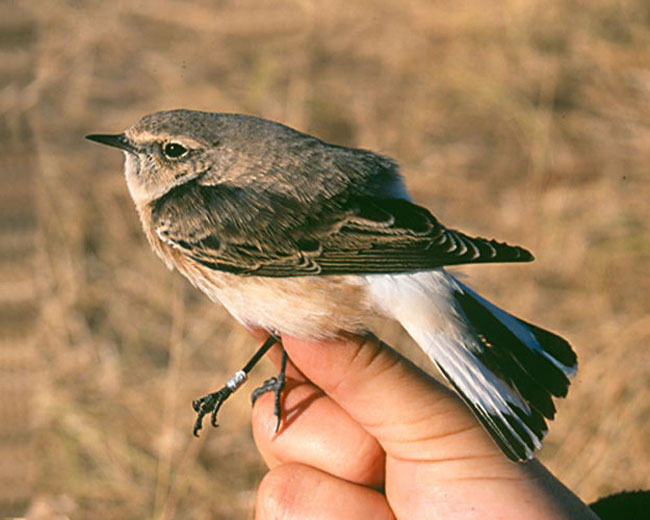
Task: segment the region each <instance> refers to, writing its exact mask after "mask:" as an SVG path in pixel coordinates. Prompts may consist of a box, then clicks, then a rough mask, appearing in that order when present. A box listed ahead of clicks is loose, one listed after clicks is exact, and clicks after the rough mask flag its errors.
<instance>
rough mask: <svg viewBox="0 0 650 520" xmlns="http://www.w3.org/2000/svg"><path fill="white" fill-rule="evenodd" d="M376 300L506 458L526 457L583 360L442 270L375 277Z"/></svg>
mask: <svg viewBox="0 0 650 520" xmlns="http://www.w3.org/2000/svg"><path fill="white" fill-rule="evenodd" d="M368 281H369V282H370V285H371V288H372V290H373V295H374V297H375V301H376V302H377V303H378V304H379V305H380V307H382V308H383V310H384V311H385V312H386V313H387V314H389V315H392V316H393V317H395V318H396V319H397V320H398V321H400V323H401V324H402V326H403V327H404V328H405V329H406V330H407V331H408V332H409V334H410V335H411V336H412V337H413V339H415V341H417V343H418V344H419V345H420V346H421V347H422V349H423V350H424V351H425V352H426V353H427V354H428V355H429V357H430V358H431V359H432V361H433V362H434V363H435V364H436V366H437V367H438V368H439V369H440V372H441V373H442V374H443V375H444V377H445V378H446V379H447V380H448V381H449V382H450V384H451V385H452V386H453V387H454V388H455V389H456V391H457V392H458V394H459V395H460V397H461V398H462V399H463V400H464V401H465V403H466V404H467V405H468V406H469V407H470V409H471V410H472V411H473V412H474V414H475V415H476V417H477V418H478V419H479V421H480V422H481V423H482V424H483V426H484V427H485V428H486V429H487V430H488V432H489V433H490V434H491V436H492V437H493V438H494V440H495V441H496V442H497V444H498V445H499V446H500V447H501V449H502V450H503V451H504V453H505V454H506V455H507V456H508V457H509V458H511V459H512V460H527V459H530V458H532V457H533V456H534V452H535V450H536V449H539V448H540V447H541V441H542V439H543V438H544V436H545V435H546V433H547V424H546V419H552V418H553V417H554V415H555V404H554V403H553V397H564V396H565V395H566V394H567V391H568V388H569V383H570V381H569V378H570V377H571V376H572V375H573V374H575V371H576V366H577V358H576V355H575V353H574V352H573V350H572V349H571V346H570V345H569V344H568V343H567V342H566V341H565V340H564V339H562V338H561V337H559V336H557V335H555V334H553V333H552V332H549V331H546V330H544V329H541V328H539V327H537V326H535V325H532V324H530V323H527V322H525V321H523V320H520V319H518V318H515V317H514V316H512V315H511V314H508V313H507V312H505V311H504V310H502V309H500V308H498V307H496V306H495V305H493V304H492V303H490V302H489V301H487V300H486V299H484V298H483V297H481V296H479V295H478V294H477V293H475V292H474V291H472V290H471V289H469V288H468V287H466V286H465V285H464V284H462V283H461V282H459V281H458V280H456V279H455V278H453V277H452V276H450V275H448V274H447V273H445V272H444V271H443V270H437V271H432V272H428V273H416V274H408V275H382V276H377V277H374V276H373V277H368Z"/></svg>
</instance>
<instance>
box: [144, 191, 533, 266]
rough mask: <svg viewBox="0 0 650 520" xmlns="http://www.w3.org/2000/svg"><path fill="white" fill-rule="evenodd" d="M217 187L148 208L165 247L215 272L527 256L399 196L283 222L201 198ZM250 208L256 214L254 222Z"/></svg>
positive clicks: (269, 213)
mask: <svg viewBox="0 0 650 520" xmlns="http://www.w3.org/2000/svg"><path fill="white" fill-rule="evenodd" d="M218 189H219V187H214V186H213V187H205V186H194V190H188V189H186V190H184V191H182V192H180V193H177V194H168V196H166V197H164V198H163V199H161V200H159V201H158V203H157V204H156V205H155V206H154V208H153V211H152V221H153V224H154V229H155V230H156V233H157V234H158V236H159V237H160V238H161V239H162V240H163V241H164V242H166V243H167V244H168V245H170V246H172V247H174V248H176V249H178V250H180V251H182V252H183V253H184V254H185V255H187V256H188V257H189V258H191V259H193V260H195V261H196V262H199V263H201V264H203V265H205V266H208V267H210V268H213V269H217V270H224V271H228V272H233V273H237V274H248V275H257V276H269V277H286V276H310V275H342V274H379V273H403V272H413V271H421V270H431V269H435V268H437V267H441V266H445V265H456V264H468V263H482V262H526V261H530V260H532V259H533V256H532V255H531V254H530V253H529V252H528V251H527V250H526V249H523V248H521V247H518V246H511V245H508V244H505V243H502V242H497V241H495V240H489V239H485V238H480V237H470V236H468V235H465V234H464V233H461V232H459V231H454V230H451V229H447V228H446V227H444V226H443V225H442V224H441V223H440V222H439V221H438V220H437V219H436V218H435V217H434V216H433V215H432V214H431V213H430V212H429V211H428V210H426V209H425V208H422V207H420V206H417V205H415V204H412V203H411V202H408V201H406V200H402V199H380V198H368V197H363V198H355V199H351V200H348V201H346V204H344V205H343V204H341V205H335V206H333V207H329V208H326V210H325V211H321V213H320V214H318V215H314V214H313V210H309V209H307V208H302V209H304V215H303V218H299V216H300V215H297V214H296V213H294V214H293V215H292V216H291V218H289V217H287V218H282V217H281V216H279V214H278V213H277V212H283V211H287V209H286V205H285V204H283V202H282V201H281V200H278V199H276V200H270V201H267V204H268V205H270V207H266V206H264V205H263V204H257V205H254V204H251V203H250V202H246V205H245V207H241V208H239V207H238V206H237V205H236V204H235V203H236V201H237V200H239V199H242V195H241V193H238V196H237V197H234V198H233V200H227V201H224V198H223V197H219V196H217V195H216V194H215V193H213V192H211V191H209V192H208V193H206V190H212V191H214V190H218ZM172 195H174V196H172ZM244 200H245V198H244ZM273 204H276V206H277V207H273ZM341 206H342V207H341ZM260 208H263V211H264V213H261V212H262V209H260ZM291 209H293V210H296V201H291ZM253 210H257V211H258V212H260V216H259V217H258V218H257V219H255V218H253V217H252V216H251V214H253V213H254V211H253ZM225 211H227V212H228V213H227V214H226V213H224V212H225ZM240 211H241V212H243V211H246V212H247V213H246V215H239V214H238V212H240ZM274 216H275V217H277V218H274Z"/></svg>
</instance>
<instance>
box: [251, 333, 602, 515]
mask: <svg viewBox="0 0 650 520" xmlns="http://www.w3.org/2000/svg"><path fill="white" fill-rule="evenodd" d="M282 342H283V345H284V348H285V349H286V351H287V353H288V355H289V358H290V359H291V363H290V366H288V368H287V386H286V389H285V391H284V395H283V407H282V410H283V421H282V426H281V428H280V431H279V432H278V433H277V434H276V433H275V425H276V418H275V416H274V415H273V396H272V395H271V394H265V395H263V396H262V397H260V398H259V399H258V401H257V402H256V404H255V407H254V409H253V432H254V436H255V442H256V443H257V446H258V449H259V450H260V453H261V454H262V457H263V458H264V460H265V461H266V463H267V465H268V466H269V468H270V471H269V472H268V473H267V475H266V476H265V477H264V479H263V480H262V483H261V484H260V487H259V490H258V494H257V501H256V518H257V519H258V520H267V519H272V518H273V519H275V518H283V519H289V518H296V519H298V518H299V519H301V520H305V519H337V520H345V519H355V520H356V519H366V518H367V519H378V520H379V519H382V520H383V519H409V520H417V519H431V518H445V519H456V518H463V519H470V518H480V519H481V520H488V519H496V518H525V519H538V520H542V519H554V520H557V519H568V518H571V519H577V518H580V519H596V516H595V515H594V514H593V513H592V512H591V510H590V509H589V508H588V507H587V506H586V505H585V504H583V503H582V502H581V501H580V500H579V499H578V498H577V497H576V496H575V495H574V494H573V493H571V491H569V490H568V489H567V488H566V487H565V486H564V485H563V484H562V483H561V482H559V481H558V480H557V479H555V478H554V477H553V476H552V475H551V474H550V473H549V472H548V471H547V470H546V469H545V468H544V467H543V466H542V465H541V464H540V463H538V462H537V461H534V460H533V461H530V462H528V463H526V464H515V463H513V462H511V461H510V460H508V459H507V458H506V457H505V455H503V454H502V453H501V451H500V450H499V448H498V447H497V446H496V445H495V444H494V443H493V441H492V440H491V439H490V437H489V435H488V434H487V433H486V432H485V431H484V430H483V429H482V427H481V426H480V424H479V423H478V421H477V420H476V419H475V418H474V416H473V415H472V414H471V412H470V411H469V410H468V409H467V408H466V407H465V405H464V404H463V403H462V402H461V401H460V399H459V398H458V397H457V396H456V395H455V394H453V393H452V392H451V391H449V390H448V389H446V388H445V387H444V386H442V385H441V384H439V383H438V382H436V381H435V380H434V379H432V378H431V377H429V376H427V375H426V374H424V373H423V372H422V371H420V370H419V369H418V368H416V367H415V366H414V365H413V364H411V363H410V362H409V361H408V360H406V359H404V358H403V357H402V356H400V355H399V354H397V353H396V352H395V351H394V350H392V349H391V348H390V347H388V346H386V345H384V344H382V343H381V342H379V341H378V340H376V339H375V338H359V337H356V338H351V339H349V340H348V341H343V340H340V341H328V342H307V341H298V340H296V339H293V338H289V337H283V338H282ZM270 354H272V358H274V361H275V362H276V363H279V357H280V356H279V354H280V350H279V348H278V349H276V350H275V351H274V352H271V353H270Z"/></svg>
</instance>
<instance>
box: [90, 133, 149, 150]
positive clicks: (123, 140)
mask: <svg viewBox="0 0 650 520" xmlns="http://www.w3.org/2000/svg"><path fill="white" fill-rule="evenodd" d="M86 139H90V140H91V141H95V142H97V143H101V144H105V145H108V146H114V147H115V148H119V149H120V150H124V151H126V152H132V153H136V152H137V151H138V150H137V149H136V148H135V147H134V146H133V144H131V141H129V140H128V139H127V137H126V136H125V135H124V134H116V135H108V134H92V135H87V136H86Z"/></svg>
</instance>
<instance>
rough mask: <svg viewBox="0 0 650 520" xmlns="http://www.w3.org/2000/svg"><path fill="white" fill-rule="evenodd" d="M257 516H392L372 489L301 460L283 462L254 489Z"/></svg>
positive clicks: (330, 519)
mask: <svg viewBox="0 0 650 520" xmlns="http://www.w3.org/2000/svg"><path fill="white" fill-rule="evenodd" d="M255 518H256V519H257V520H271V519H276V518H284V519H287V520H289V519H304V518H309V519H310V520H358V519H359V518H372V519H376V520H392V519H394V516H393V514H392V512H391V510H390V507H389V506H388V502H387V501H386V498H385V497H384V496H383V495H382V494H381V493H379V492H378V491H375V490H373V489H369V488H367V487H364V486H360V485H358V484H353V483H351V482H347V481H345V480H342V479H339V478H337V477H334V476H332V475H329V474H327V473H324V472H322V471H319V470H317V469H315V468H311V467H309V466H305V465H302V464H283V465H281V466H278V467H276V468H274V469H272V470H271V471H269V473H267V474H266V476H265V477H264V479H263V480H262V483H261V484H260V486H259V488H258V490H257V497H256V504H255Z"/></svg>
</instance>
